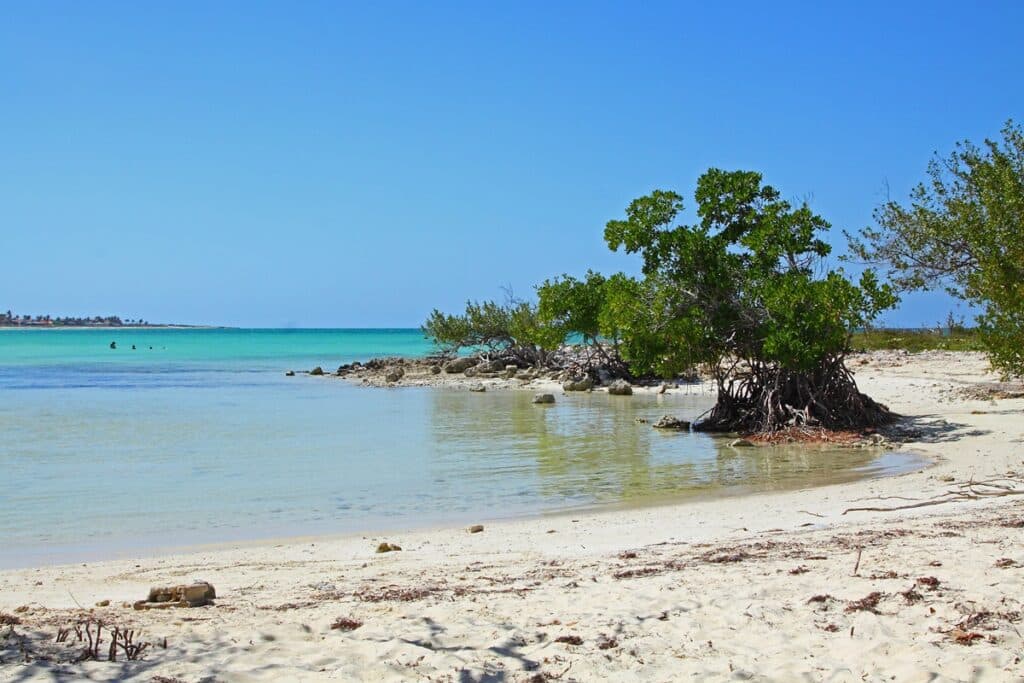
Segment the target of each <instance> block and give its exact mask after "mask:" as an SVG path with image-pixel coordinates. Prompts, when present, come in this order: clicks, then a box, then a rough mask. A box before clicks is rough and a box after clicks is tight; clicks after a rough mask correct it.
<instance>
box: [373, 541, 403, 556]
mask: <svg viewBox="0 0 1024 683" xmlns="http://www.w3.org/2000/svg"><path fill="white" fill-rule="evenodd" d="M401 549H402V547H401V546H398V545H395V544H394V543H388V542H386V541H385V542H384V543H381V544H380V545H378V546H377V552H378V553H393V552H395V551H398V550H401Z"/></svg>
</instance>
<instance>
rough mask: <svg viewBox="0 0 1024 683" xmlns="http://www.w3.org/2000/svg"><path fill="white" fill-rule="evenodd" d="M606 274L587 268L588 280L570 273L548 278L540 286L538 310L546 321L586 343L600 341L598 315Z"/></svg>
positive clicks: (565, 334) (564, 333)
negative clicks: (551, 278) (579, 278)
mask: <svg viewBox="0 0 1024 683" xmlns="http://www.w3.org/2000/svg"><path fill="white" fill-rule="evenodd" d="M606 282H607V280H606V279H605V277H604V276H603V275H599V274H597V273H595V272H593V271H588V272H587V277H586V279H585V280H577V279H576V278H574V277H571V276H569V275H563V276H561V277H556V278H555V279H553V280H545V281H544V283H543V284H541V285H540V286H539V287H537V295H538V299H539V302H538V304H537V313H538V315H539V317H540V319H541V320H543V321H544V323H545V324H547V325H549V326H550V327H552V328H553V329H555V330H559V331H561V333H562V338H563V339H564V338H565V337H567V336H570V335H578V336H580V337H582V339H583V342H584V343H585V344H592V343H595V342H597V340H598V339H599V338H600V336H601V325H600V320H599V316H600V314H601V310H602V309H603V308H604V305H605V296H606V295H605V284H606Z"/></svg>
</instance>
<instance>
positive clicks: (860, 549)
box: [853, 546, 864, 576]
mask: <svg viewBox="0 0 1024 683" xmlns="http://www.w3.org/2000/svg"><path fill="white" fill-rule="evenodd" d="M863 552H864V548H863V546H862V547H860V548H857V563H856V564H854V565H853V575H854V576H857V570H858V569H860V556H861V554H863Z"/></svg>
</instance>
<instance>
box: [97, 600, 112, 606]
mask: <svg viewBox="0 0 1024 683" xmlns="http://www.w3.org/2000/svg"><path fill="white" fill-rule="evenodd" d="M108 605H110V600H100V601H99V602H97V603H96V606H97V607H107V606H108Z"/></svg>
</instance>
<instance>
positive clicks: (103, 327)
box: [0, 325, 234, 331]
mask: <svg viewBox="0 0 1024 683" xmlns="http://www.w3.org/2000/svg"><path fill="white" fill-rule="evenodd" d="M230 329H234V328H231V327H227V326H225V325H0V330H47V331H49V330H230Z"/></svg>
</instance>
